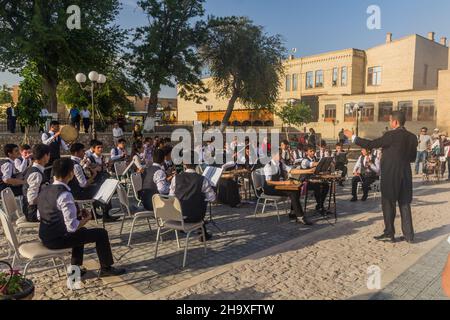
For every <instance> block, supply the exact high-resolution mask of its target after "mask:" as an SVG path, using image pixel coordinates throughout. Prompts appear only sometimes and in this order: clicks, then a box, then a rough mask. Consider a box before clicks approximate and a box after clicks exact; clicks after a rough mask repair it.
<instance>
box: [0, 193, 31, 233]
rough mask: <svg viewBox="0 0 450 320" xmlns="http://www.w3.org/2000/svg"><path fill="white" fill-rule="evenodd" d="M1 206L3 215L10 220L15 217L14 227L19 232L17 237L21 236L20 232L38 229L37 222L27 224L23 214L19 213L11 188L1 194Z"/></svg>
mask: <svg viewBox="0 0 450 320" xmlns="http://www.w3.org/2000/svg"><path fill="white" fill-rule="evenodd" d="M1 197H2V206H3V210H4V211H5V213H6V214H7V215H8V217H9V218H10V220H11V221H12V220H13V216H15V217H16V221H15V226H16V229H17V230H18V231H19V237H20V236H21V235H22V230H27V229H28V230H30V229H31V230H33V229H34V230H35V229H38V228H39V222H28V221H27V219H26V218H25V216H24V215H23V213H21V212H20V210H19V207H18V206H17V201H16V198H15V196H14V193H13V191H12V190H11V188H6V189H4V190H2V192H1Z"/></svg>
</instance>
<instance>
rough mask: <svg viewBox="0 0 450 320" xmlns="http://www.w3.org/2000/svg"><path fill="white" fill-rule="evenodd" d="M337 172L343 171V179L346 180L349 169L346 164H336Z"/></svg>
mask: <svg viewBox="0 0 450 320" xmlns="http://www.w3.org/2000/svg"><path fill="white" fill-rule="evenodd" d="M336 170H340V171H342V178H345V177H346V176H347V173H348V168H347V166H346V165H345V164H344V163H342V162H338V163H336Z"/></svg>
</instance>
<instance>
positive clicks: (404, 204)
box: [345, 111, 418, 243]
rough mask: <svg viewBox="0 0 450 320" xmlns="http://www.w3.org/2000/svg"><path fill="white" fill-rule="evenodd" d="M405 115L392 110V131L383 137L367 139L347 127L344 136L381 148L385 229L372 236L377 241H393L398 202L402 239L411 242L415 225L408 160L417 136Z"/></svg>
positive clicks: (413, 152) (414, 150)
mask: <svg viewBox="0 0 450 320" xmlns="http://www.w3.org/2000/svg"><path fill="white" fill-rule="evenodd" d="M405 123H406V117H405V114H404V113H403V112H401V111H395V112H393V113H392V115H391V117H390V125H391V128H392V130H391V131H388V132H386V133H385V134H384V135H383V137H381V138H379V139H376V140H373V141H370V140H366V139H362V138H359V137H356V136H354V135H353V133H352V132H351V131H349V130H346V131H345V135H346V136H347V137H348V138H349V139H352V140H353V142H354V143H355V144H356V145H358V146H360V147H362V148H366V149H378V148H382V149H383V157H382V159H381V196H382V208H383V216H384V224H385V227H386V229H385V231H384V233H383V234H382V235H381V236H379V237H375V239H376V240H379V241H388V242H395V241H396V239H395V227H394V222H395V216H396V207H397V203H398V205H399V207H400V214H401V219H402V231H403V239H402V240H406V241H407V242H409V243H413V241H414V227H413V222H412V215H411V202H412V199H413V179H412V170H411V163H412V162H414V161H415V158H416V150H417V144H418V142H417V137H416V136H415V135H414V134H412V133H411V132H409V131H407V130H406V129H405Z"/></svg>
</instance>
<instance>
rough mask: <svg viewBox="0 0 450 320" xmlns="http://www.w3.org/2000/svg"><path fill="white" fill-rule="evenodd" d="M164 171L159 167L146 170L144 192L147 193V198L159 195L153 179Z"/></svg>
mask: <svg viewBox="0 0 450 320" xmlns="http://www.w3.org/2000/svg"><path fill="white" fill-rule="evenodd" d="M160 170H163V169H161V168H160V167H157V166H151V167H148V168H147V169H145V171H144V174H143V175H142V190H143V191H145V192H146V195H145V196H146V197H150V198H151V197H153V196H154V195H155V194H158V193H159V192H158V186H157V185H156V183H155V182H154V181H153V177H154V176H155V173H156V172H158V171H160Z"/></svg>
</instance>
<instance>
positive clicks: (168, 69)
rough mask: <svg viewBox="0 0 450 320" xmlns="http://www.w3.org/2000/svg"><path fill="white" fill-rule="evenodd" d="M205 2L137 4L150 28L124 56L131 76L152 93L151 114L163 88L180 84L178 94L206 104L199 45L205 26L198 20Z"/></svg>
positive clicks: (167, 0)
mask: <svg viewBox="0 0 450 320" xmlns="http://www.w3.org/2000/svg"><path fill="white" fill-rule="evenodd" d="M204 2H205V0H141V1H138V5H139V6H140V7H141V8H142V10H144V12H145V13H146V15H147V17H148V21H149V23H148V25H146V26H143V27H140V28H137V29H136V30H135V32H134V39H133V41H132V42H131V43H130V44H129V45H128V47H129V49H130V53H129V54H127V55H126V56H125V57H126V59H127V61H128V62H129V64H130V66H131V68H132V71H131V75H132V76H133V77H134V78H135V79H137V80H140V81H142V82H144V83H145V84H146V85H147V87H148V90H149V92H150V101H149V110H148V112H149V115H150V116H154V115H155V113H156V109H157V105H158V94H159V92H160V91H161V87H162V86H169V87H175V85H176V83H178V84H179V85H181V90H180V91H179V95H180V96H181V97H183V98H185V99H187V100H194V99H195V100H196V101H203V100H204V98H202V94H204V93H206V92H207V91H206V89H205V88H204V87H203V84H202V81H201V74H202V63H201V61H200V59H199V55H198V52H197V50H196V48H197V46H198V45H199V44H200V43H202V41H203V39H204V37H203V36H204V31H205V28H204V27H205V23H204V22H203V21H201V20H199V19H200V18H201V17H202V16H203V14H204V9H203V3H204Z"/></svg>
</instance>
